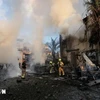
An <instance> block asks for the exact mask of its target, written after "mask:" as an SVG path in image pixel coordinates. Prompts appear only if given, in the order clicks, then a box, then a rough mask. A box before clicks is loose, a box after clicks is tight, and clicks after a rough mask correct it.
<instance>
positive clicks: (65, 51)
mask: <svg viewBox="0 0 100 100" xmlns="http://www.w3.org/2000/svg"><path fill="white" fill-rule="evenodd" d="M87 21H88V17H86V18H84V19H83V23H84V25H85V30H84V33H83V34H84V37H83V38H77V37H75V36H72V35H69V36H67V37H66V39H64V40H63V37H62V36H61V35H60V48H61V51H60V52H61V57H62V59H63V60H64V61H65V62H69V63H70V64H72V65H73V66H78V65H79V64H81V63H83V59H82V58H83V57H82V53H83V52H84V53H85V54H86V55H87V56H88V58H89V59H90V60H91V61H92V62H93V63H94V64H95V65H100V52H99V49H98V46H97V45H95V46H94V47H91V46H90V43H89V36H90V33H89V31H87ZM78 31H79V30H78ZM87 33H88V34H87Z"/></svg>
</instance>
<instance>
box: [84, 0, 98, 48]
mask: <svg viewBox="0 0 100 100" xmlns="http://www.w3.org/2000/svg"><path fill="white" fill-rule="evenodd" d="M85 4H86V6H87V12H88V14H89V20H88V26H87V29H88V31H90V32H91V34H90V37H89V43H90V47H92V48H93V45H97V44H100V0H88V1H86V2H85Z"/></svg>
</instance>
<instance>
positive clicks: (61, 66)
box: [58, 59, 65, 76]
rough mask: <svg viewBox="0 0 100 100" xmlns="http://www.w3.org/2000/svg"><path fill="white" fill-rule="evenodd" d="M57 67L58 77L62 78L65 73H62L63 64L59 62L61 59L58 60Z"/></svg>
mask: <svg viewBox="0 0 100 100" xmlns="http://www.w3.org/2000/svg"><path fill="white" fill-rule="evenodd" d="M58 67H59V76H61V75H62V76H64V75H65V72H64V68H63V67H64V63H63V62H62V61H61V59H59V61H58Z"/></svg>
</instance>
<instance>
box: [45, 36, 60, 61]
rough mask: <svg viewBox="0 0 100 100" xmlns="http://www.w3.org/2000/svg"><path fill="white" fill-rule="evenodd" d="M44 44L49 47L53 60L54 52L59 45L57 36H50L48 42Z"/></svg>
mask: <svg viewBox="0 0 100 100" xmlns="http://www.w3.org/2000/svg"><path fill="white" fill-rule="evenodd" d="M46 45H47V46H48V47H49V48H50V49H51V52H52V56H53V61H55V59H56V57H55V55H56V52H57V50H58V49H59V47H60V44H59V41H57V38H55V39H53V38H51V42H50V43H46Z"/></svg>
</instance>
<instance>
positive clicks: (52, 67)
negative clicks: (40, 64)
mask: <svg viewBox="0 0 100 100" xmlns="http://www.w3.org/2000/svg"><path fill="white" fill-rule="evenodd" d="M54 66H55V63H53V62H52V61H50V74H51V73H54V72H55V71H54Z"/></svg>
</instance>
